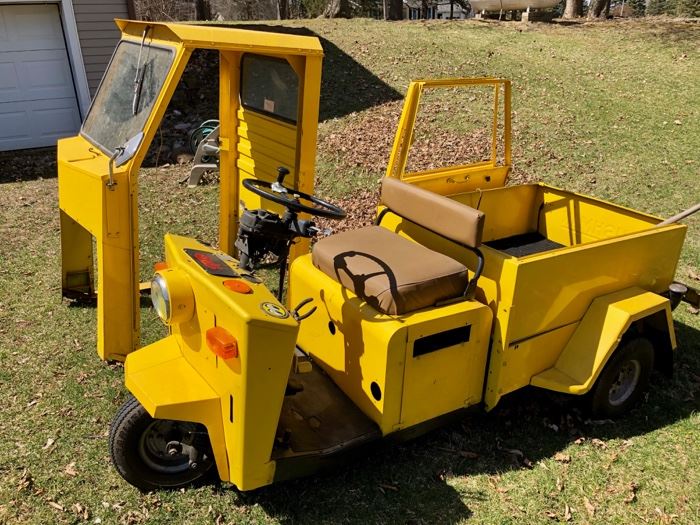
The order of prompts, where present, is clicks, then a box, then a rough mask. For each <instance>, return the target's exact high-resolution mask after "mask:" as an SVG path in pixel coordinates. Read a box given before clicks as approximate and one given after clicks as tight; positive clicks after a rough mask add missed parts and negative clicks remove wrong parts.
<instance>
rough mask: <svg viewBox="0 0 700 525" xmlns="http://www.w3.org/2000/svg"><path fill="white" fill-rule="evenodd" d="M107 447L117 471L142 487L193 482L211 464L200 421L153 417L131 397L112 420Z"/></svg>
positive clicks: (169, 486) (206, 437) (148, 489)
mask: <svg viewBox="0 0 700 525" xmlns="http://www.w3.org/2000/svg"><path fill="white" fill-rule="evenodd" d="M109 451H110V455H111V457H112V463H114V466H115V468H116V469H117V472H119V475H120V476H121V477H123V478H124V479H125V480H126V481H128V482H129V483H131V484H132V485H134V486H135V487H137V488H139V489H141V490H144V491H150V490H157V489H178V488H181V487H187V486H190V485H195V484H197V483H199V482H201V481H203V480H204V479H205V478H206V476H207V475H208V473H209V471H210V470H211V468H212V466H213V465H214V459H213V454H212V452H211V446H210V444H209V436H208V435H207V431H206V428H205V427H204V426H203V425H200V424H198V423H190V422H184V421H173V420H168V419H153V418H152V417H151V416H150V415H149V414H148V412H146V409H145V408H143V406H142V405H141V404H140V403H139V402H138V400H137V399H135V398H134V397H130V398H129V399H127V401H126V402H125V403H124V404H123V405H122V407H121V408H120V409H119V412H117V415H116V416H115V417H114V420H113V421H112V426H111V428H110V433H109Z"/></svg>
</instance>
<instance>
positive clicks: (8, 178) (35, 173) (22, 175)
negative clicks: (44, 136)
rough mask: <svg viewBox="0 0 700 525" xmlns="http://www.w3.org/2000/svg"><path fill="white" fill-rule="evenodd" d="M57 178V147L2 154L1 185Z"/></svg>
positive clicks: (0, 163) (0, 155)
mask: <svg viewBox="0 0 700 525" xmlns="http://www.w3.org/2000/svg"><path fill="white" fill-rule="evenodd" d="M57 176H58V171H57V168H56V147H55V146H54V147H49V148H34V149H23V150H16V151H2V152H0V184H3V183H8V182H21V181H29V180H40V179H55V178H56V177H57Z"/></svg>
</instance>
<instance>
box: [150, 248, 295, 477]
mask: <svg viewBox="0 0 700 525" xmlns="http://www.w3.org/2000/svg"><path fill="white" fill-rule="evenodd" d="M165 245H166V262H167V263H168V266H169V267H171V268H175V267H176V268H180V269H182V270H183V271H185V272H186V273H187V275H188V277H189V279H190V281H191V283H192V288H193V290H194V295H195V315H194V317H193V318H192V319H191V320H189V321H187V322H184V323H181V324H179V325H175V326H173V327H172V333H173V336H175V337H176V338H177V340H178V342H179V344H180V347H181V348H182V351H183V356H184V358H185V359H186V360H187V361H188V362H189V363H190V364H191V365H192V366H193V367H194V368H195V369H196V370H197V371H198V372H199V373H200V374H201V375H202V377H205V378H206V381H207V383H208V384H209V386H210V387H211V388H212V389H213V390H214V391H215V392H216V393H217V395H218V396H219V398H220V399H221V412H220V418H221V420H222V422H223V423H222V424H223V430H224V435H225V441H226V450H227V456H228V461H229V466H230V477H229V479H230V480H231V482H233V483H235V484H236V486H237V487H238V488H240V489H241V490H250V489H254V488H257V487H260V486H263V485H267V484H269V483H271V482H272V478H273V475H274V467H275V465H274V462H272V461H270V455H271V452H272V446H273V440H274V437H275V431H276V428H277V423H278V420H279V415H280V411H281V408H282V400H283V398H284V391H285V388H286V386H287V378H288V375H289V370H290V367H291V364H292V356H293V353H294V348H295V341H296V335H297V331H298V323H297V322H296V321H295V320H294V319H293V318H292V317H291V316H287V317H286V318H275V317H272V316H270V315H269V314H267V313H266V312H265V311H264V310H263V308H262V307H261V305H262V303H265V302H269V303H272V304H275V305H278V307H280V308H281V306H279V303H278V301H277V299H275V297H274V296H273V295H272V294H271V293H270V292H269V290H267V288H266V287H265V286H264V285H263V284H255V283H249V284H250V286H251V288H252V289H253V293H250V294H240V293H235V292H232V291H230V290H228V289H227V288H226V287H224V286H223V284H222V283H223V281H224V280H226V278H225V277H217V276H213V275H209V274H207V273H206V272H204V271H203V270H202V269H201V268H200V267H199V265H198V264H197V263H196V262H195V261H194V260H193V259H192V258H191V257H189V256H188V255H187V254H186V253H185V251H184V249H185V248H195V249H199V250H204V251H212V250H211V249H210V248H208V247H206V246H203V245H201V244H199V243H198V242H196V241H194V240H192V239H188V238H185V237H178V236H174V235H167V236H166V238H165ZM232 261H233V260H231V262H232ZM234 268H235V267H234ZM214 326H219V327H223V328H225V329H226V330H227V331H228V332H229V333H231V334H232V335H233V336H234V337H235V338H236V339H237V341H238V351H239V357H238V358H232V359H227V360H224V359H220V358H218V357H217V356H216V355H215V354H213V353H212V352H211V351H210V350H209V349H208V347H207V344H206V332H207V330H208V329H210V328H212V327H214ZM261 350H263V351H261ZM152 388H155V389H157V388H158V386H157V385H153V386H152ZM231 415H232V416H233V417H232V418H231Z"/></svg>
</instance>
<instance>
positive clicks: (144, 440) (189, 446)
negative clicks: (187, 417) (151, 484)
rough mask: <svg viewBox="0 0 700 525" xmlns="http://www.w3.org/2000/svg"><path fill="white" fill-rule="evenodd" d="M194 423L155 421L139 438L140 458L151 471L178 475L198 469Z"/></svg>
mask: <svg viewBox="0 0 700 525" xmlns="http://www.w3.org/2000/svg"><path fill="white" fill-rule="evenodd" d="M195 435H196V428H195V424H194V423H184V422H180V421H170V420H162V419H156V420H154V421H153V422H152V423H151V424H150V425H149V426H148V428H146V430H145V431H144V432H143V434H141V439H140V440H139V447H138V448H139V449H138V452H139V455H140V456H141V459H142V460H143V461H144V462H145V463H146V464H147V465H148V466H149V467H150V468H151V469H153V470H155V471H156V472H160V473H162V474H178V473H181V472H184V471H186V470H190V469H196V468H197V462H196V459H197V455H198V452H197V449H196V448H195V447H194V446H193V440H194V436H195Z"/></svg>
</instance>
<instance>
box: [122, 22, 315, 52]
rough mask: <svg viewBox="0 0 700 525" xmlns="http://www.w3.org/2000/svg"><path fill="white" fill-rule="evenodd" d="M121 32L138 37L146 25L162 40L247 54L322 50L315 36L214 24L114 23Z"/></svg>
mask: <svg viewBox="0 0 700 525" xmlns="http://www.w3.org/2000/svg"><path fill="white" fill-rule="evenodd" d="M116 23H117V26H119V29H121V30H122V32H123V33H125V34H128V35H131V36H133V37H134V38H140V37H141V34H142V33H143V29H144V28H145V27H146V26H150V27H152V28H153V31H154V32H155V33H156V34H158V35H162V38H165V39H169V40H174V41H178V42H182V43H183V44H184V45H185V46H186V47H188V48H196V49H221V50H227V51H248V52H251V53H255V52H257V53H264V54H273V55H283V54H289V55H302V56H304V55H316V56H323V48H322V47H321V43H320V42H319V40H318V38H316V37H308V36H301V35H292V34H288V33H284V34H282V33H271V32H261V31H251V30H247V29H238V28H233V27H226V28H223V27H216V26H214V25H197V24H174V23H161V22H150V21H148V22H137V21H133V20H121V19H118V20H116Z"/></svg>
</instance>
